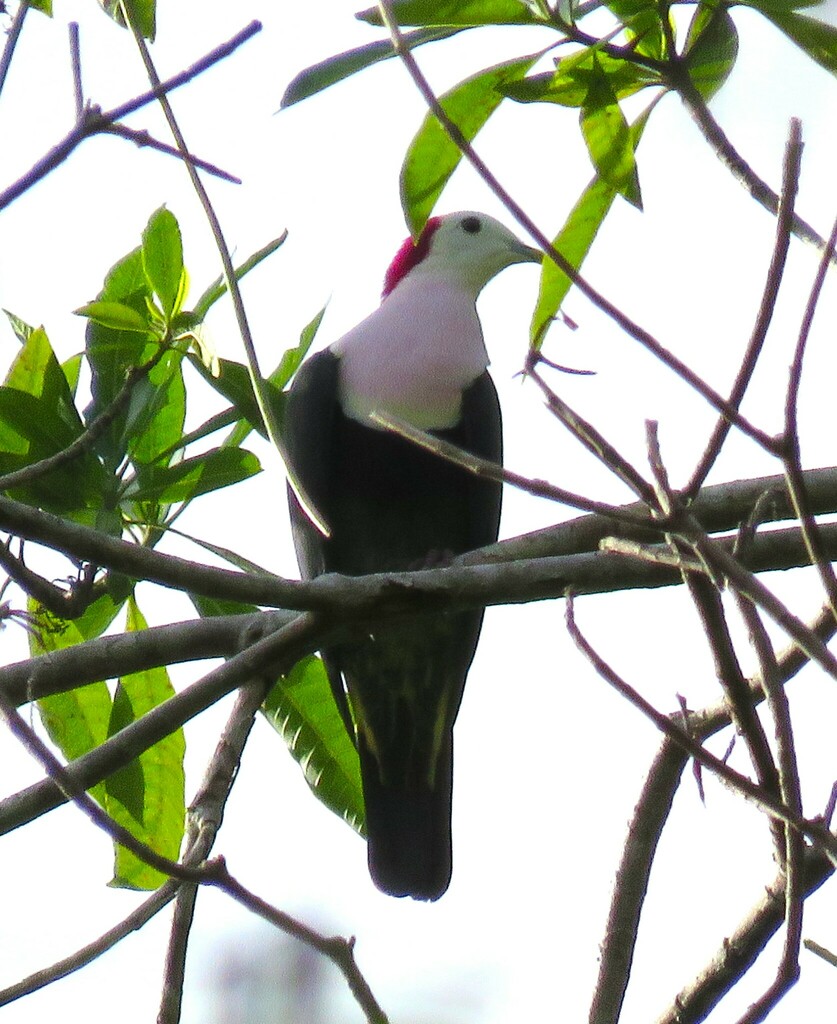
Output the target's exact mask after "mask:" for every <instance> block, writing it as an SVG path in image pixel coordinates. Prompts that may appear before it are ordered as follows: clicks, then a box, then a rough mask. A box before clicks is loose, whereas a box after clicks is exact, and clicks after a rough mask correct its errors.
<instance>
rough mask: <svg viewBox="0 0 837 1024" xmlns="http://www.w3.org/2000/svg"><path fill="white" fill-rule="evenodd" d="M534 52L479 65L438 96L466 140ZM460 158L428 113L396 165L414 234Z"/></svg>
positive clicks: (528, 65) (533, 58)
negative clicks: (486, 66) (483, 66)
mask: <svg viewBox="0 0 837 1024" xmlns="http://www.w3.org/2000/svg"><path fill="white" fill-rule="evenodd" d="M539 57H540V54H533V55H531V56H529V57H523V58H520V59H518V60H513V61H509V62H508V63H505V64H498V65H497V66H496V67H493V68H489V69H488V70H487V71H480V72H479V74H477V75H474V76H473V77H472V78H468V79H466V80H465V81H464V82H461V83H460V84H459V85H457V86H456V87H455V88H453V89H451V91H450V92H448V93H446V94H445V95H444V96H442V97H441V98H440V103H441V105H442V109H443V110H444V112H445V113H446V114H447V116H448V117H449V118H450V119H451V120H452V121H453V122H454V124H456V126H457V127H458V128H459V130H460V131H461V132H462V134H463V135H464V136H465V138H466V139H467V140H468V141H469V142H470V141H471V140H473V138H474V137H475V136H476V134H477V133H478V132H479V130H480V129H481V128H482V127H483V125H484V124H485V122H486V121H487V120H488V118H489V117H491V115H492V114H493V113H494V111H495V110H496V109H497V107H498V106H499V105H500V103H501V102H502V100H503V98H504V97H503V92H502V87H503V86H505V85H506V84H507V83H509V82H513V81H515V80H517V79H519V78H522V77H523V76H524V75H525V74H526V72H527V71H528V70H529V68H531V67H532V65H533V64H534V63H535V61H537V60H538V59H539ZM461 159H462V153H461V152H460V150H459V147H458V146H457V145H456V143H454V142H452V141H451V139H449V138H448V136H447V133H446V132H445V130H444V128H442V126H441V124H440V123H439V122H438V121H437V119H436V117H435V116H434V115H433V114H428V115H427V116H426V117H425V119H424V122H423V124H422V126H421V128H420V129H419V131H418V134H417V135H416V136H415V138H414V139H413V141H412V142H411V143H410V146H409V149H408V150H407V155H406V156H405V158H404V163H403V165H402V168H401V205H402V206H403V208H404V214H405V216H406V218H407V224H408V225H409V228H410V231H411V232H412V233H413V234H414V235H418V234H419V233H420V232H421V229H422V228H423V227H424V225H425V223H426V222H427V218H428V217H429V216H430V213H431V211H432V210H433V207H434V205H435V204H436V200H437V199H438V198H439V195H440V194H441V192H442V190H443V189H444V187H445V185H446V184H447V183H448V179H449V178H450V176H451V175H452V174H453V172H454V171H455V170H456V168H457V167H458V166H459V161H460V160H461Z"/></svg>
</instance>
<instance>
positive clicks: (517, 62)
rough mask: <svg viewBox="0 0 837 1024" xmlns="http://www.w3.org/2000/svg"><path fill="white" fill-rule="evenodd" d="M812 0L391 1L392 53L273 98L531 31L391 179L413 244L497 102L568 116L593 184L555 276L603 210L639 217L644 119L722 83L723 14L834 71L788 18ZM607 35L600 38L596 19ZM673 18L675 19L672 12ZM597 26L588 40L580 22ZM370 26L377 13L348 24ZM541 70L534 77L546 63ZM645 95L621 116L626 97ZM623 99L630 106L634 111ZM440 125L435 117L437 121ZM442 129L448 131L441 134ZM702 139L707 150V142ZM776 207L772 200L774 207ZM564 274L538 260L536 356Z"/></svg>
mask: <svg viewBox="0 0 837 1024" xmlns="http://www.w3.org/2000/svg"><path fill="white" fill-rule="evenodd" d="M817 2H818V0H813V2H812V0H747V2H745V3H739V4H734V3H722V2H717V0H711V2H701V3H684V4H676V5H673V4H671V3H668V2H665V3H659V2H658V0H611V2H610V3H600V2H598V0H584V2H579V0H568V2H560V3H556V4H553V5H550V4H549V3H547V2H546V0H464V2H451V0H394V2H393V3H392V4H391V5H387V6H388V7H390V9H391V11H392V16H393V19H394V20H395V21H396V22H397V24H398V25H399V26H400V27H402V28H407V27H409V28H410V29H411V31H405V32H404V33H403V36H402V42H401V45H398V46H396V45H395V44H394V43H393V40H392V39H391V38H387V39H382V40H376V41H375V42H372V43H368V44H366V45H364V46H360V47H356V48H354V49H352V50H349V51H347V52H345V53H342V54H339V55H336V56H333V57H330V58H328V59H327V60H325V61H322V62H320V63H318V64H316V65H314V66H313V67H310V68H307V69H306V70H304V71H302V72H301V73H300V74H298V75H297V76H296V77H295V78H294V79H293V81H292V82H291V83H290V84H289V85H288V87H287V89H286V91H285V94H284V96H283V99H282V105H283V106H285V107H287V106H291V105H292V104H294V103H298V102H300V101H301V100H303V99H306V98H308V97H310V96H312V95H315V94H316V93H318V92H321V91H322V90H323V89H326V88H328V87H329V86H332V85H334V84H335V83H337V82H340V81H342V80H344V79H345V78H347V77H349V76H351V75H354V74H356V73H357V72H359V71H361V70H363V69H364V68H367V67H370V66H372V65H374V64H377V63H379V62H380V61H382V60H386V59H388V58H392V57H395V56H398V55H399V53H401V52H404V51H410V52H412V51H413V50H415V49H417V48H419V47H421V46H425V45H428V44H431V43H438V42H439V41H441V40H447V39H450V38H452V37H454V36H457V35H459V34H461V33H464V32H471V31H477V30H480V29H483V28H486V27H489V26H494V27H497V26H503V27H506V28H508V29H509V30H510V31H509V33H508V38H509V41H510V44H511V41H512V40H513V38H514V29H516V28H526V29H527V30H530V31H529V32H528V34H527V40H531V30H532V29H540V30H542V32H543V35H544V45H543V47H542V48H541V49H539V50H538V51H537V52H536V53H532V54H527V55H525V56H514V57H512V58H510V59H509V60H507V61H504V62H503V63H501V64H498V65H496V66H494V67H489V68H485V69H484V70H482V71H480V72H478V73H476V74H474V75H472V76H470V77H469V78H467V79H465V80H464V81H462V82H460V83H459V84H458V85H455V86H453V88H451V89H449V90H448V91H447V92H445V93H444V94H442V95H441V96H439V97H438V100H437V103H438V107H437V109H436V110H433V109H431V110H430V111H429V112H428V114H427V116H426V117H425V119H424V123H423V124H422V126H421V127H420V129H419V131H418V132H417V134H416V135H415V137H414V139H413V141H412V143H411V144H410V146H409V147H408V150H407V153H406V154H405V157H404V161H403V164H402V171H401V198H402V205H403V208H404V213H405V217H406V220H407V223H408V225H409V226H410V229H411V231H412V232H413V234H414V235H418V234H419V233H420V231H421V229H422V228H423V226H424V224H425V222H426V221H427V218H428V217H429V216H430V214H431V213H432V211H433V208H434V206H435V204H436V202H437V201H438V199H439V197H440V195H441V193H442V191H443V189H444V188H445V186H446V184H447V182H448V181H449V180H450V177H451V175H452V174H453V173H454V171H455V170H456V168H457V167H458V166H459V164H460V162H461V161H462V159H463V155H464V147H467V146H469V145H470V144H471V143H472V142H473V141H474V139H475V138H476V137H477V135H478V134H479V132H480V131H481V130H482V128H483V127H484V126H485V124H486V123H487V121H488V120H489V118H490V117H491V115H492V114H494V112H495V111H496V110H497V109H498V107H499V106H500V104H501V103H502V102H503V100H512V101H514V102H516V103H538V104H553V105H557V106H560V107H564V108H572V109H575V110H577V111H578V124H579V130H580V138H581V140H582V141H583V144H584V146H585V148H586V150H587V153H588V155H589V159H590V163H591V164H592V169H593V177H592V179H591V181H590V183H589V184H588V186H587V187H586V188H585V189H584V191H583V192H582V193H581V195H580V196H579V197H578V199H577V200H576V202H575V204H574V206H573V208H572V210H571V212H570V214H569V216H568V217H567V219H566V221H565V223H564V224H563V226H562V227H561V229H560V230H559V232H558V233H557V234H556V235H555V236H554V238H553V242H552V244H553V247H554V249H555V250H556V251H557V252H558V253H559V254H560V255H561V256H562V257H563V258H564V260H565V262H566V265H567V267H568V268H569V269H570V270H572V271H578V270H579V269H580V268H581V266H582V263H583V262H584V259H585V258H586V256H587V253H588V252H589V250H590V247H591V245H592V244H593V242H594V240H595V238H596V235H597V234H598V231H599V229H600V227H601V225H602V224H603V222H604V220H605V218H606V216H607V214H608V213H609V211H610V209H611V207H612V204H613V202H614V200H615V199H616V198H617V197H621V198H622V199H624V200H625V201H627V202H629V203H631V204H632V205H634V206H635V207H637V208H641V207H642V190H641V187H640V179H639V169H638V166H637V158H636V153H637V148H638V146H639V143H640V141H641V139H642V134H643V131H644V130H645V127H646V125H647V124H648V121H649V118H650V117H651V115H652V113H653V111H654V109H655V108H656V106H657V105H658V104H659V102H660V100H661V99H662V98H663V97H664V96H666V95H675V96H679V97H680V98H681V99H682V100H684V101H685V102H686V104H687V106H691V107H693V108H694V107H695V106H699V107H700V108H701V109H702V110H703V109H705V105H706V103H707V102H708V101H709V100H710V99H712V97H714V96H715V95H716V94H717V93H718V92H719V90H720V89H721V88H723V86H724V85H725V83H726V82H727V80H728V78H729V76H730V74H731V73H732V71H733V69H734V67H735V64H736V60H737V57H738V30H737V28H736V25H735V21H734V18H733V16H732V13H731V12H732V11H733V10H734V8H735V7H736V6H746V7H749V8H752V9H753V10H755V11H757V12H758V13H759V14H761V15H762V16H763V17H764V18H766V19H767V20H768V21H770V22H771V23H772V24H773V25H774V26H775V27H776V28H777V29H779V31H780V32H782V33H783V34H784V35H785V36H786V37H787V38H788V39H789V40H790V41H791V42H792V43H793V44H794V45H796V46H798V47H799V48H800V49H802V51H803V52H804V53H805V54H807V56H808V57H809V58H810V59H811V60H813V61H815V62H816V63H818V64H820V65H821V66H822V67H824V68H826V69H827V70H828V71H830V72H832V73H834V72H837V29H835V28H834V27H833V26H832V25H829V24H828V23H827V22H825V21H820V20H817V19H815V18H812V17H810V16H809V15H806V14H800V13H798V12H799V10H800V9H801V8H805V7H810V6H813V5H815V4H816V3H817ZM603 13H607V14H608V15H609V16H610V22H611V24H610V27H606V28H605V29H604V31H603V30H602V14H603ZM675 14H676V16H675ZM593 16H595V18H596V21H595V24H596V26H597V30H596V31H595V33H594V32H592V31H587V29H586V26H587V23H588V22H589V21H591V20H592V18H593ZM357 17H358V18H360V19H361V20H362V21H365V22H367V23H368V24H370V25H382V24H383V21H382V18H381V12H380V9H379V7H373V8H369V9H368V10H365V11H362V12H360V13H359V14H358V15H357ZM545 65H546V67H545ZM642 96H647V97H648V99H647V101H646V103H645V105H644V106H640V107H639V109H638V111H636V112H635V113H634V114H633V115H630V114H629V112H628V109H627V106H626V101H627V100H629V99H631V98H632V97H642ZM636 106H637V104H636V103H634V104H633V105H632V107H631V110H635V108H636ZM439 115H443V118H442V119H440V116H439ZM452 131H453V134H452ZM710 141H711V140H710ZM774 198H775V197H774ZM571 286H572V279H571V275H570V274H568V273H567V272H566V271H565V270H564V269H561V267H559V266H557V265H556V264H555V263H554V262H550V261H546V262H545V264H544V272H543V275H542V279H541V288H540V295H539V298H538V303H537V306H536V308H535V310H534V313H533V317H532V322H531V327H530V337H531V342H532V345H533V347H535V348H536V349H537V348H540V346H541V344H542V342H543V339H544V337H545V335H546V332H547V330H548V329H549V326H550V325H551V324H552V323H553V322H554V320H555V319H556V317H557V316H558V311H559V309H560V307H561V304H562V302H563V301H564V298H565V297H566V295H567V292H568V291H569V290H570V288H571Z"/></svg>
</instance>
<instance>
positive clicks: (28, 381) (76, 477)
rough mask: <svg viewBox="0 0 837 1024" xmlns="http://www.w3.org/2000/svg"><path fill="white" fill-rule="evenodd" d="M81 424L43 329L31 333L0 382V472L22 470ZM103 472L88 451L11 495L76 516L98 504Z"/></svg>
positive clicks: (61, 445)
mask: <svg viewBox="0 0 837 1024" xmlns="http://www.w3.org/2000/svg"><path fill="white" fill-rule="evenodd" d="M83 429H84V428H83V424H82V421H81V417H80V416H79V414H78V411H77V409H76V407H75V403H74V399H73V393H72V391H71V389H70V385H69V383H68V381H67V377H66V375H65V373H64V370H63V369H62V367H61V366H60V365H59V363H58V360H57V359H56V358H55V354H54V352H53V350H52V346H51V345H50V342H49V338H48V337H47V335H46V333H45V332H44V330H43V329H42V328H38V329H36V330H33V331H31V333H29V335H28V337H27V339H26V341H25V343H24V345H23V347H22V348H21V349H20V351H19V352H18V354H17V356H16V357H15V359H14V361H13V362H12V366H11V368H10V370H9V373H8V375H7V377H6V385H5V386H3V387H0V473H6V472H11V471H14V470H18V469H23V468H24V467H26V466H30V465H32V464H33V463H35V462H39V461H40V460H42V459H45V458H49V457H51V456H53V455H56V454H58V453H59V452H61V451H63V450H64V449H65V448H66V447H67V446H68V445H70V444H72V442H73V441H75V440H76V439H77V438H78V437H79V436H80V435H81V433H82V431H83ZM106 484H107V481H106V474H105V473H104V470H103V468H102V466H101V464H100V463H99V462H98V460H97V459H96V458H95V457H94V456H93V455H92V454H91V453H90V452H89V451H84V452H81V453H79V454H78V455H77V456H76V457H75V458H74V459H73V460H72V461H71V462H67V463H64V464H63V465H61V466H59V467H57V468H54V469H52V470H51V471H50V472H49V473H48V474H44V475H40V476H38V477H36V478H34V479H33V480H32V481H31V482H30V483H28V484H24V485H22V486H18V487H17V488H15V489H14V492H13V493H14V496H15V497H16V498H18V499H19V500H21V501H25V502H27V503H28V504H33V505H36V506H39V507H42V508H45V509H48V510H49V511H51V512H56V513H58V514H63V515H71V516H72V517H73V518H75V519H78V518H79V513H80V512H81V510H84V509H92V508H96V507H98V506H99V504H100V503H101V497H102V493H103V491H104V489H105V488H106Z"/></svg>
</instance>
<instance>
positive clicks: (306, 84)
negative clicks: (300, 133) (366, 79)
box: [281, 28, 460, 108]
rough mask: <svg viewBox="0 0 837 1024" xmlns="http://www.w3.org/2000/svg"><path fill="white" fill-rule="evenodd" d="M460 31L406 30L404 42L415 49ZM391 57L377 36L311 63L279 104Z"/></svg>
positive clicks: (289, 103) (392, 52) (388, 45)
mask: <svg viewBox="0 0 837 1024" xmlns="http://www.w3.org/2000/svg"><path fill="white" fill-rule="evenodd" d="M459 31H460V29H456V28H431V29H417V30H416V31H415V32H407V33H405V42H406V43H407V45H408V46H409V47H410V49H411V50H414V49H415V48H416V47H418V46H421V45H422V44H423V43H435V42H437V41H438V40H439V39H448V38H449V37H450V36H453V35H456V33H457V32H459ZM394 56H395V50H394V49H393V46H392V42H391V40H389V39H380V40H378V41H377V42H374V43H367V44H366V45H365V46H358V47H356V48H355V49H353V50H347V51H346V52H345V53H339V54H337V55H336V56H334V57H329V58H328V59H327V60H324V61H322V62H321V63H319V64H314V65H313V67H310V68H306V69H305V70H304V71H302V72H300V73H299V74H298V75H297V76H296V78H294V79H293V80H292V81H291V83H290V85H289V86H288V88H287V89H286V90H285V94H284V96H283V97H282V103H281V106H282V107H283V108H284V107H290V106H293V104H294V103H299V101H300V100H305V99H308V97H309V96H315V95H316V94H317V93H318V92H322V91H323V89H327V88H328V87H329V86H330V85H336V84H337V82H342V81H343V79H344V78H349V77H350V76H351V75H354V74H357V72H358V71H363V69H364V68H368V67H371V66H372V65H373V64H378V63H379V62H380V61H382V60H389V59H390V58H392V57H394Z"/></svg>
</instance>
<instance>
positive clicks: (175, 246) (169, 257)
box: [108, 206, 184, 326]
mask: <svg viewBox="0 0 837 1024" xmlns="http://www.w3.org/2000/svg"><path fill="white" fill-rule="evenodd" d="M142 266H143V270H144V271H145V278H146V280H147V281H148V284H149V285H150V287H151V289H152V291H154V292H155V294H156V295H157V298H158V299H159V300H160V306H161V307H162V310H163V313H164V314H165V316H166V320H170V319H171V317H172V315H173V314H174V313H176V312H177V308H178V298H179V297H180V295H181V291H182V288H183V281H184V269H183V242H182V240H181V237H180V226H179V225H178V223H177V218H176V217H175V216H174V214H173V213H172V212H171V210H167V209H166V208H165V206H161V207H160V209H159V210H157V211H155V212H154V213H152V215H151V217H150V218H149V221H148V224H147V225H146V228H145V231H143V233H142ZM108 326H110V325H108Z"/></svg>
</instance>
